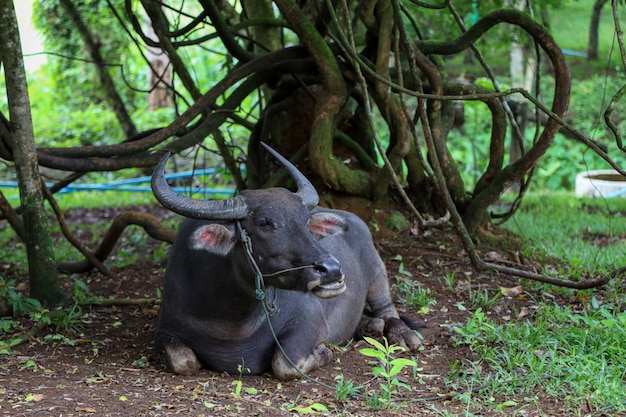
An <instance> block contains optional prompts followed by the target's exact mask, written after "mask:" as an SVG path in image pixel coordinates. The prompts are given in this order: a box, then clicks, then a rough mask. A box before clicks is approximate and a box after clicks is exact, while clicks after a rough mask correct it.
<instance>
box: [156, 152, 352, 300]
mask: <svg viewBox="0 0 626 417" xmlns="http://www.w3.org/2000/svg"><path fill="white" fill-rule="evenodd" d="M263 145H264V146H265V147H266V149H267V150H268V151H269V152H270V153H271V154H272V155H273V156H274V157H275V158H276V159H277V160H278V161H279V162H280V163H281V164H282V165H283V166H284V167H285V168H286V169H287V171H288V172H289V174H290V175H291V177H292V178H293V179H294V181H295V183H296V185H297V189H298V190H297V192H295V193H293V192H291V191H289V190H286V189H284V188H269V189H263V190H244V191H242V192H241V193H240V194H239V195H237V196H236V197H233V198H230V199H226V200H197V199H192V198H189V197H186V196H183V195H181V194H178V193H177V192H175V191H174V190H173V189H172V188H171V187H170V186H169V185H168V184H167V181H166V180H165V164H166V162H167V160H168V157H169V154H168V155H166V156H165V157H164V158H163V159H162V160H161V162H159V164H158V165H157V167H156V168H155V171H154V174H153V176H152V189H153V192H154V195H155V196H156V198H157V200H158V201H159V202H160V203H161V204H162V205H163V206H164V207H166V208H168V209H170V210H172V211H174V212H176V213H178V214H181V215H183V216H185V217H188V218H192V219H200V220H205V221H202V222H199V223H198V227H197V228H196V229H195V230H194V232H193V234H192V236H191V237H190V238H189V239H190V249H192V250H204V251H207V252H209V253H211V254H214V255H217V256H221V257H225V258H229V259H232V262H233V264H234V265H235V266H236V267H237V268H238V269H239V270H240V271H242V272H241V273H240V274H238V275H237V278H239V277H240V276H242V277H243V278H242V279H243V280H244V281H246V282H247V283H248V285H253V283H254V280H253V279H254V270H255V268H254V265H256V266H258V269H259V270H260V272H261V273H262V274H263V278H264V281H265V283H266V284H267V285H268V286H274V287H277V288H283V289H290V290H300V291H310V292H312V293H313V294H314V295H316V296H318V297H321V298H329V297H334V296H336V295H339V294H341V293H342V292H343V291H345V289H346V285H345V282H344V275H343V271H342V269H341V265H340V263H339V261H338V260H337V258H335V257H334V256H332V255H331V254H330V253H328V251H327V250H325V249H324V248H323V245H320V244H319V240H320V239H325V238H331V236H332V235H334V234H337V233H343V232H344V231H345V229H346V228H347V223H346V221H345V219H344V218H343V217H341V216H339V215H336V214H333V213H329V212H321V211H317V210H316V209H315V208H316V206H317V203H318V201H319V196H318V194H317V192H316V191H315V188H314V187H313V185H312V184H311V183H310V182H309V181H308V180H307V179H306V177H305V176H304V175H303V174H302V173H301V172H300V171H298V169H297V168H296V167H295V166H293V165H292V164H291V163H290V162H289V161H287V160H286V159H285V158H283V157H282V156H281V155H280V154H278V153H277V152H276V151H274V150H273V149H271V148H270V147H269V146H267V145H265V144H263ZM242 234H243V235H244V236H245V235H247V236H248V237H249V242H251V244H249V243H248V244H246V243H244V240H242ZM216 273H219V271H216Z"/></svg>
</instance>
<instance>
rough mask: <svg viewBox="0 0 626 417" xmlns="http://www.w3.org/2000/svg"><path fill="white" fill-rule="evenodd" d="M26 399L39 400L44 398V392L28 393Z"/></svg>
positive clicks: (30, 400)
mask: <svg viewBox="0 0 626 417" xmlns="http://www.w3.org/2000/svg"><path fill="white" fill-rule="evenodd" d="M25 400H26V401H28V402H39V401H41V400H43V394H27V395H26V398H25Z"/></svg>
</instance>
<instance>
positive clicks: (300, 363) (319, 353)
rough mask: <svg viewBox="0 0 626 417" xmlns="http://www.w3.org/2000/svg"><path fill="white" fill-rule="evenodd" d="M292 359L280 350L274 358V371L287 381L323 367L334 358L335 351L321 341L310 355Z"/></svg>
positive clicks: (277, 376)
mask: <svg viewBox="0 0 626 417" xmlns="http://www.w3.org/2000/svg"><path fill="white" fill-rule="evenodd" d="M290 359H291V361H289V360H287V359H286V358H285V355H283V353H282V352H281V351H280V350H277V351H276V353H275V354H274V358H273V359H272V371H273V372H274V376H275V377H276V378H278V379H281V380H283V381H287V380H289V379H293V378H297V377H299V376H302V374H306V373H308V372H310V371H313V370H315V369H317V368H321V367H322V366H324V365H327V364H329V363H330V362H331V361H332V360H333V353H332V352H331V351H330V349H329V348H328V346H326V345H325V344H324V343H320V344H319V345H317V346H316V347H315V348H313V352H311V353H310V354H309V356H307V357H304V358H301V359H299V360H297V358H290ZM292 363H293V364H292ZM294 365H295V366H296V367H297V369H296V367H294Z"/></svg>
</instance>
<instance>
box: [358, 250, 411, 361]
mask: <svg viewBox="0 0 626 417" xmlns="http://www.w3.org/2000/svg"><path fill="white" fill-rule="evenodd" d="M377 269H378V271H379V274H378V275H377V276H378V278H377V279H375V280H374V282H373V283H372V284H371V285H370V287H369V289H368V291H367V304H368V305H369V307H370V309H371V310H372V317H370V318H369V320H365V322H364V323H363V322H362V323H361V325H360V328H361V329H362V330H365V329H367V328H372V327H376V328H380V327H382V326H380V322H381V321H382V320H384V323H385V324H384V333H385V336H386V337H387V340H388V341H389V343H390V344H394V345H398V346H402V347H404V348H407V349H409V350H415V349H417V348H418V347H419V346H420V345H421V344H422V343H421V341H420V339H419V337H418V336H417V335H416V334H415V332H414V331H413V330H412V329H411V328H410V327H409V326H407V325H406V323H405V322H404V321H403V320H402V319H401V318H400V316H399V315H398V310H396V307H395V305H394V304H393V300H392V299H391V294H390V293H389V283H388V281H387V272H386V270H385V266H384V264H383V263H382V261H381V262H380V266H379V267H378V268H377Z"/></svg>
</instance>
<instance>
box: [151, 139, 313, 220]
mask: <svg viewBox="0 0 626 417" xmlns="http://www.w3.org/2000/svg"><path fill="white" fill-rule="evenodd" d="M261 143H262V144H263V146H264V147H265V148H266V149H267V150H268V152H270V154H272V156H274V158H276V159H277V160H278V161H279V162H280V163H281V164H282V165H283V166H284V167H285V169H286V170H287V172H289V175H291V177H292V178H293V179H294V181H295V182H296V186H297V187H298V191H297V192H296V194H297V195H298V196H299V197H300V198H301V199H302V201H304V203H305V204H306V205H307V207H308V208H309V209H312V208H313V207H315V206H316V205H317V203H318V201H319V196H318V194H317V191H316V190H315V187H313V185H312V184H311V182H310V181H309V180H308V179H307V178H306V177H305V176H304V175H303V174H302V173H301V172H300V171H298V169H297V168H296V167H295V166H294V165H293V164H291V162H289V161H288V160H287V159H285V158H284V157H283V156H282V155H280V154H279V153H278V152H276V151H275V150H274V149H272V148H270V147H269V146H268V145H266V144H265V143H263V142H261ZM170 155H171V153H170V152H167V153H166V154H165V156H163V158H162V159H161V161H160V162H159V163H158V164H157V166H156V167H155V168H154V172H153V174H152V192H153V193H154V196H155V197H156V199H157V200H158V201H159V203H161V204H162V205H163V207H165V208H167V209H169V210H172V211H173V212H175V213H178V214H180V215H183V216H185V217H190V218H193V219H205V220H236V219H242V218H244V217H245V216H246V214H247V212H248V206H247V204H246V200H245V198H244V197H242V196H236V197H232V198H229V199H225V200H197V199H194V198H189V197H186V196H184V195H181V194H179V193H177V192H176V191H174V190H173V189H172V188H171V187H170V186H169V184H168V183H167V180H166V179H165V164H166V163H167V160H168V159H169V157H170Z"/></svg>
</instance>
